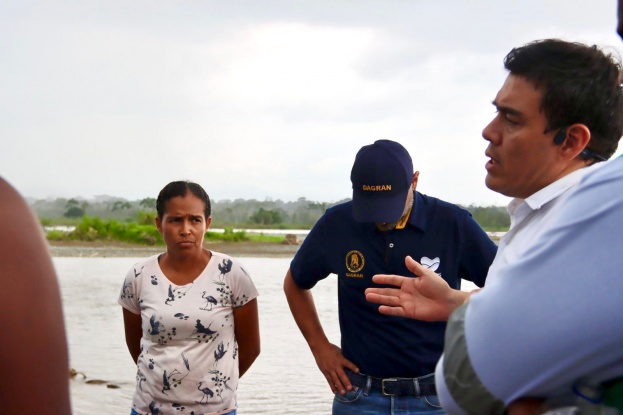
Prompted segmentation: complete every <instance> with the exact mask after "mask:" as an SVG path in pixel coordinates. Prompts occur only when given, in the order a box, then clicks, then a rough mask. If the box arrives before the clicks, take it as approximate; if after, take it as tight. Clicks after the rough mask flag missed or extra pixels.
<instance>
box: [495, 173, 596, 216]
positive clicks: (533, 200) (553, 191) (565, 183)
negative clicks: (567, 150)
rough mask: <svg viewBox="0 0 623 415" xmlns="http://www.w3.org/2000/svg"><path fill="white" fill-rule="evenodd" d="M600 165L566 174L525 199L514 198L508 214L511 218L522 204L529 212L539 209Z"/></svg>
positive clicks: (509, 205) (508, 208)
mask: <svg viewBox="0 0 623 415" xmlns="http://www.w3.org/2000/svg"><path fill="white" fill-rule="evenodd" d="M602 164H603V163H597V164H593V165H592V166H587V167H583V168H581V169H578V170H575V171H573V172H571V173H569V174H567V175H566V176H563V177H561V178H560V179H558V180H556V181H555V182H553V183H550V184H549V185H547V186H545V187H544V188H542V189H541V190H539V191H538V192H536V193H533V194H532V195H530V196H528V197H527V198H525V199H520V198H514V199H513V200H511V202H510V203H509V204H508V207H507V211H508V213H509V214H510V215H511V216H513V214H514V213H515V212H516V211H517V209H518V208H519V206H521V205H523V204H524V203H525V204H526V205H528V207H529V208H530V210H533V211H534V210H538V209H541V208H542V207H543V206H544V205H545V204H547V203H549V202H551V201H552V200H554V199H555V198H557V197H558V196H560V195H561V194H563V193H564V192H566V191H567V190H569V188H571V187H573V186H575V185H576V184H578V183H579V182H580V180H582V178H583V177H584V176H585V175H586V174H588V173H590V172H591V171H593V170H596V169H598V168H599V167H601V165H602Z"/></svg>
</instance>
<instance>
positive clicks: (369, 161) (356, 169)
mask: <svg viewBox="0 0 623 415" xmlns="http://www.w3.org/2000/svg"><path fill="white" fill-rule="evenodd" d="M350 181H351V182H352V183H353V216H354V218H355V220H356V221H357V222H397V221H398V219H400V217H401V216H402V213H403V212H404V208H405V203H406V201H407V194H408V193H409V188H410V186H411V183H412V182H413V162H412V161H411V156H410V155H409V153H408V152H407V150H406V149H405V148H404V147H403V146H401V145H400V144H398V143H396V142H395V141H390V140H377V141H375V142H374V144H370V145H367V146H364V147H362V148H361V150H359V152H358V153H357V156H356V157H355V164H353V169H352V170H351V173H350Z"/></svg>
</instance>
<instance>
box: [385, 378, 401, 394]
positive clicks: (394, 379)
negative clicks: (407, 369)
mask: <svg viewBox="0 0 623 415" xmlns="http://www.w3.org/2000/svg"><path fill="white" fill-rule="evenodd" d="M385 382H398V379H396V378H388V379H382V380H381V392H383V395H385V396H395V395H396V394H395V393H387V392H385Z"/></svg>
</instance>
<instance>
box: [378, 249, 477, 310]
mask: <svg viewBox="0 0 623 415" xmlns="http://www.w3.org/2000/svg"><path fill="white" fill-rule="evenodd" d="M405 264H406V265H407V268H408V269H409V271H411V272H413V274H415V276H416V277H417V278H408V277H401V276H398V275H384V274H378V275H375V276H374V277H372V281H374V282H375V283H377V284H386V285H393V286H395V287H398V288H368V289H367V290H366V300H368V301H370V302H372V303H377V304H383V305H381V306H380V307H379V312H380V313H382V314H388V315H392V316H400V317H410V318H413V319H416V320H424V321H446V320H447V319H448V317H449V316H450V314H452V312H453V311H454V310H456V309H457V308H458V307H459V306H461V305H462V304H463V302H464V301H465V300H466V299H467V297H468V295H469V294H468V293H465V292H462V291H459V290H454V289H452V288H450V286H449V285H448V283H447V282H446V281H445V280H444V279H443V278H441V277H440V276H439V275H437V274H436V273H435V272H434V271H431V270H430V269H428V268H426V267H423V266H422V265H420V264H419V263H418V262H416V261H415V260H413V258H411V257H410V256H408V257H407V258H405Z"/></svg>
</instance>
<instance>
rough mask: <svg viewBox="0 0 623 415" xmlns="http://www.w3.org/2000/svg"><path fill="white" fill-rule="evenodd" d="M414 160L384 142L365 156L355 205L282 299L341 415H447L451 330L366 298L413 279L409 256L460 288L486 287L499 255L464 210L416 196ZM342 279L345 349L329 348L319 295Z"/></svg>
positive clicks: (314, 241)
mask: <svg viewBox="0 0 623 415" xmlns="http://www.w3.org/2000/svg"><path fill="white" fill-rule="evenodd" d="M418 178H419V172H415V173H414V170H413V163H412V161H411V157H410V156H409V153H408V152H407V150H406V149H405V148H404V147H403V146H401V145H400V144H398V143H396V142H393V141H389V140H378V141H376V142H375V143H374V144H371V145H367V146H364V147H363V148H361V149H360V150H359V152H358V153H357V156H356V158H355V163H354V165H353V168H352V171H351V181H352V184H353V200H352V201H351V202H346V203H342V204H340V205H337V206H334V207H332V208H330V209H328V210H327V212H326V213H325V214H324V215H323V216H322V217H321V218H320V219H319V220H318V222H317V223H316V225H315V226H314V228H313V229H312V230H311V232H310V233H309V235H308V236H307V238H305V241H304V242H303V245H302V246H301V248H300V249H299V251H298V252H297V254H296V256H295V257H294V259H293V260H292V263H291V264H290V269H289V270H288V272H287V274H286V278H285V281H284V291H285V293H286V297H287V299H288V303H289V305H290V310H291V311H292V314H293V316H294V319H295V320H296V322H297V324H298V326H299V329H300V330H301V332H302V333H303V336H304V337H305V339H306V340H307V343H308V344H309V347H310V349H311V351H312V353H313V354H314V357H315V359H316V363H317V364H318V367H319V369H320V370H321V372H322V373H323V374H324V376H325V378H326V379H327V382H328V383H329V386H330V387H331V390H332V391H333V393H335V399H334V401H333V414H335V415H349V414H357V415H359V414H385V413H386V414H394V413H401V414H421V413H426V414H430V413H437V414H442V413H444V412H443V410H442V409H441V407H440V405H439V401H438V399H437V396H436V390H435V380H434V375H433V372H434V369H435V364H436V362H437V360H438V359H439V357H440V355H441V352H442V350H443V337H444V331H445V326H446V325H445V323H443V322H432V323H431V322H423V321H417V320H410V319H397V318H395V317H394V318H392V317H390V316H385V315H382V314H379V313H378V311H377V308H376V306H375V305H374V304H371V303H369V302H367V301H366V298H365V293H364V292H365V289H366V288H368V287H370V286H371V285H372V284H373V283H372V276H373V275H375V274H379V273H392V274H399V275H405V274H407V273H408V270H407V268H406V266H405V260H404V259H405V257H406V256H407V255H409V256H411V257H413V258H417V259H418V260H419V261H420V262H421V263H422V264H425V265H426V266H427V267H428V268H429V269H431V270H434V271H435V272H436V273H437V274H439V275H441V276H442V277H443V278H444V279H445V280H446V281H447V282H448V284H449V285H450V286H451V287H453V288H456V289H459V288H460V284H461V278H463V279H466V280H470V281H473V282H474V283H475V284H476V285H478V286H480V287H481V286H483V285H484V282H485V277H486V275H487V271H488V269H489V265H490V264H491V262H492V261H493V257H494V256H495V252H496V246H495V244H494V243H493V242H492V241H491V240H490V239H489V237H488V236H487V235H486V234H485V232H484V231H483V230H482V229H481V228H480V227H479V226H478V224H477V223H476V222H475V221H474V220H473V219H472V217H471V215H470V214H469V212H467V211H466V210H464V209H461V208H459V207H458V206H455V205H452V204H450V203H447V202H444V201H441V200H439V199H436V198H433V197H429V196H426V195H423V194H421V193H419V192H416V190H415V189H416V186H417V182H418ZM330 274H336V275H337V276H338V301H339V321H340V331H341V348H340V347H338V346H336V345H333V344H331V343H329V340H328V339H327V337H326V336H325V334H324V331H323V328H322V325H321V324H320V321H319V319H318V314H317V312H316V308H315V306H314V300H313V297H312V294H311V291H310V290H311V288H313V287H314V285H316V283H317V282H318V281H320V280H322V279H324V278H326V277H327V276H329V275H330Z"/></svg>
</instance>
